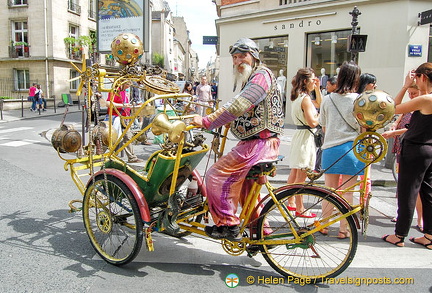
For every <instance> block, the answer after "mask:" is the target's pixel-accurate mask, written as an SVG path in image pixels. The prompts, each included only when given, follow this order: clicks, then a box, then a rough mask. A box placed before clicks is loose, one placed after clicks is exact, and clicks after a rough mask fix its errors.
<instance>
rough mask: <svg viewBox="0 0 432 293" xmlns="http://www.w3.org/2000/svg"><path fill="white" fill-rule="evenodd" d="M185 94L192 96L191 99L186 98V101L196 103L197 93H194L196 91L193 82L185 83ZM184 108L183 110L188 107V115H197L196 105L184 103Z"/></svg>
mask: <svg viewBox="0 0 432 293" xmlns="http://www.w3.org/2000/svg"><path fill="white" fill-rule="evenodd" d="M183 93H185V94H189V95H191V97H189V98H185V99H186V100H189V101H194V99H195V92H194V90H193V87H192V83H191V82H189V81H186V83H185V85H184V88H183ZM182 107H183V108H184V107H188V108H187V109H186V114H192V113H195V105H194V104H191V103H188V102H183V103H182Z"/></svg>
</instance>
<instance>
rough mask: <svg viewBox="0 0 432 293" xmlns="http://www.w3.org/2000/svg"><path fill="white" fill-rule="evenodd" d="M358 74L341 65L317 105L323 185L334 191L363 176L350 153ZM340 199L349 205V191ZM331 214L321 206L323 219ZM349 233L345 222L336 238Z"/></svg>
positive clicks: (357, 130) (350, 66) (361, 166)
mask: <svg viewBox="0 0 432 293" xmlns="http://www.w3.org/2000/svg"><path fill="white" fill-rule="evenodd" d="M360 73H361V70H360V67H359V66H358V65H357V64H355V63H354V62H352V61H351V62H344V63H343V64H342V66H341V67H340V71H339V74H338V77H337V88H336V90H335V91H334V92H333V93H331V94H330V95H327V96H325V97H324V99H323V102H322V104H321V109H320V117H319V122H320V125H321V126H322V127H323V130H324V132H325V136H324V144H323V146H322V149H323V153H322V167H323V169H324V170H325V185H326V186H328V187H332V188H335V189H345V188H347V187H350V186H352V185H354V184H355V183H356V182H357V177H358V176H357V175H363V173H364V172H363V171H362V170H363V169H364V166H365V165H364V163H362V162H360V161H359V160H358V159H357V158H356V156H355V155H354V152H353V150H351V151H350V149H351V148H352V146H353V142H354V140H355V139H356V137H357V136H358V135H359V133H360V130H361V129H360V126H359V124H358V123H357V121H356V119H355V118H354V116H353V114H352V111H353V103H354V100H355V99H356V98H357V96H358V94H357V93H356V91H357V88H358V85H359V79H360ZM344 154H345V155H344ZM342 155H343V156H342ZM341 156H342V157H341ZM340 177H342V185H341V186H340V184H339V178H340ZM343 196H344V197H345V199H346V200H347V201H348V202H350V203H352V201H353V194H352V192H345V193H344V194H343ZM332 211H333V207H332V206H329V205H327V206H326V205H324V206H323V217H328V216H330V215H331V213H332ZM321 233H322V234H324V235H327V234H328V233H329V229H328V228H324V229H323V230H321ZM349 233H350V231H348V230H347V222H346V221H345V220H343V221H341V222H340V227H339V233H338V236H337V237H338V238H340V239H344V238H347V237H349Z"/></svg>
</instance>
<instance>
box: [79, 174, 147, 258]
mask: <svg viewBox="0 0 432 293" xmlns="http://www.w3.org/2000/svg"><path fill="white" fill-rule="evenodd" d="M106 189H108V193H107V192H106ZM83 220H84V226H85V229H86V231H87V235H88V237H89V239H90V243H91V245H92V246H93V248H94V249H95V250H96V252H97V253H98V254H99V255H100V256H101V257H102V258H103V259H104V260H105V261H106V262H108V263H110V264H113V265H117V266H120V265H124V264H127V263H129V262H131V261H132V260H133V259H134V258H135V257H136V256H137V255H138V253H139V251H140V250H141V247H142V242H143V221H142V220H141V216H140V211H139V208H138V204H137V202H136V200H135V198H134V197H133V195H132V192H131V191H130V190H129V188H128V187H127V186H126V184H125V183H123V182H122V181H121V180H120V179H119V178H117V177H115V176H112V175H110V174H106V180H105V179H104V175H103V174H101V175H98V176H96V177H95V179H94V180H93V181H92V183H90V184H89V186H88V187H87V189H86V191H85V193H84V199H83Z"/></svg>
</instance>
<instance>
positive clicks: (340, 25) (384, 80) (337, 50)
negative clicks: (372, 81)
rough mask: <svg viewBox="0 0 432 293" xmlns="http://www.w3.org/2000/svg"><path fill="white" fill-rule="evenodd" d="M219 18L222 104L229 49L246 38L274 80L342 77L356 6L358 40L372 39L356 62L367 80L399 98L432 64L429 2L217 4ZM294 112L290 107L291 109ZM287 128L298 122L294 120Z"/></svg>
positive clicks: (228, 91)
mask: <svg viewBox="0 0 432 293" xmlns="http://www.w3.org/2000/svg"><path fill="white" fill-rule="evenodd" d="M215 3H216V4H217V9H218V14H219V16H220V18H219V19H218V20H217V21H216V25H217V29H218V34H219V38H220V43H219V48H220V68H221V69H220V70H221V72H220V78H219V81H220V84H219V93H220V95H219V96H220V97H231V96H232V95H233V93H232V88H233V87H232V79H231V76H232V75H231V70H232V65H231V57H230V55H229V53H228V48H229V46H230V45H232V44H233V43H234V42H235V41H236V40H237V39H239V38H240V37H249V38H251V39H254V40H255V41H256V42H257V43H258V45H259V47H260V51H261V55H260V56H261V58H262V60H263V62H264V63H266V64H267V65H268V66H269V67H270V68H271V69H272V70H273V72H274V73H275V75H276V76H277V75H279V73H280V72H281V70H282V72H283V74H284V75H285V76H286V77H287V84H286V92H287V94H288V95H289V92H290V90H291V86H290V83H291V79H292V77H293V76H294V75H295V74H296V72H297V70H298V69H299V68H302V67H311V68H313V69H314V70H315V72H316V75H317V76H319V75H320V74H321V71H322V70H323V72H324V70H325V75H326V76H327V77H330V76H334V75H336V74H337V68H338V67H339V66H340V65H341V64H342V62H343V61H346V60H351V58H352V56H351V53H350V52H348V51H347V38H348V36H349V35H350V34H351V33H352V29H353V28H352V25H351V22H352V15H351V14H350V12H352V11H353V9H354V7H355V6H357V7H358V9H359V11H360V12H361V14H360V15H359V17H358V26H357V29H356V31H355V33H356V34H363V35H367V42H366V45H365V46H364V47H363V48H360V49H364V50H365V51H364V52H360V53H358V56H357V60H356V61H357V63H358V64H359V65H360V67H361V68H362V72H363V73H366V72H368V73H372V74H374V75H376V76H377V85H378V88H379V89H381V90H384V91H386V92H388V93H389V94H390V95H392V96H394V95H396V94H397V92H398V91H399V89H400V88H401V86H402V83H403V80H404V77H405V75H406V73H407V72H408V71H409V70H410V69H412V68H416V67H417V66H418V65H420V64H421V63H423V62H426V61H428V60H429V61H432V58H431V55H432V52H431V51H432V50H431V26H430V24H424V25H419V24H418V21H419V17H418V14H419V13H421V12H423V11H427V10H430V9H431V8H432V7H431V2H430V1H427V0H417V1H409V0H397V1H387V0H373V1H372V0H371V1H368V0H363V1H343V0H342V1H341V0H270V1H269V0H215ZM287 108H288V109H287V110H288V111H287V112H286V113H290V110H289V108H290V103H289V102H288V103H287ZM286 121H287V122H292V119H291V117H290V115H287V117H286Z"/></svg>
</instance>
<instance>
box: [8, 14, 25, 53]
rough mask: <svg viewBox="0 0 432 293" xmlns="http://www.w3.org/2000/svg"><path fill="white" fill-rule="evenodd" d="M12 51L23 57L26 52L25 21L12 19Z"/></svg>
mask: <svg viewBox="0 0 432 293" xmlns="http://www.w3.org/2000/svg"><path fill="white" fill-rule="evenodd" d="M12 40H13V44H11V45H12V46H13V51H14V54H15V55H16V56H17V57H24V56H25V53H27V52H28V30H27V21H14V22H13V24H12Z"/></svg>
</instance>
